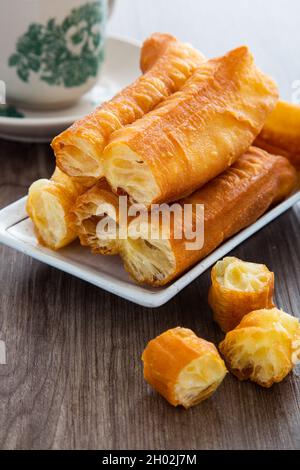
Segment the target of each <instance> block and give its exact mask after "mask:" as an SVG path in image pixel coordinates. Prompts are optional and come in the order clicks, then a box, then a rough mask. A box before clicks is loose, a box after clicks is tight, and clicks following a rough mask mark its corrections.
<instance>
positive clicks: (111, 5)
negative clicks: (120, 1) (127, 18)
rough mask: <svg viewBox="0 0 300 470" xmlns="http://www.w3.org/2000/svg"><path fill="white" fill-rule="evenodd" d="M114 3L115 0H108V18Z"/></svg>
mask: <svg viewBox="0 0 300 470" xmlns="http://www.w3.org/2000/svg"><path fill="white" fill-rule="evenodd" d="M114 3H115V0H108V18H110V17H111V14H112V12H113V9H114Z"/></svg>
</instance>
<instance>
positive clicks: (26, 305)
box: [0, 0, 300, 449]
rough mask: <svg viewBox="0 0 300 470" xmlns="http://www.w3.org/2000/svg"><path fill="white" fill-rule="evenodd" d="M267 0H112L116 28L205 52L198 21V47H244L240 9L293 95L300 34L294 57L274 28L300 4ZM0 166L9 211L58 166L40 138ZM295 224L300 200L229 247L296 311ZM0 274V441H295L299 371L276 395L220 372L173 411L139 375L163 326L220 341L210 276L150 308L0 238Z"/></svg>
mask: <svg viewBox="0 0 300 470" xmlns="http://www.w3.org/2000/svg"><path fill="white" fill-rule="evenodd" d="M268 3H269V6H270V9H269V11H264V12H262V10H261V9H260V10H259V11H258V10H257V9H256V10H255V8H257V7H258V4H260V5H262V3H261V2H258V1H257V0H255V1H252V2H246V1H242V2H237V1H236V2H235V1H233V0H230V1H227V2H221V1H220V2H217V1H216V0H213V1H212V0H210V2H201V1H200V2H199V1H198V0H197V1H196V0H193V1H192V0H188V1H186V0H184V1H183V0H176V1H175V0H173V1H172V2H171V1H170V0H164V1H163V2H162V1H158V0H138V1H137V0H122V1H121V0H119V2H118V4H117V7H116V10H115V13H114V17H113V18H112V22H111V25H110V30H111V32H113V33H117V32H119V33H120V34H123V35H125V34H126V35H127V36H133V37H137V38H142V37H143V36H145V35H146V34H148V33H149V32H150V31H154V30H166V31H168V30H169V31H171V32H173V33H175V34H176V33H177V34H178V35H180V34H181V35H182V37H183V39H186V40H189V41H190V42H194V43H195V44H196V45H197V46H198V47H200V46H201V42H202V41H203V37H202V36H203V34H204V33H203V28H204V31H206V35H207V38H208V39H207V41H208V40H212V38H216V42H215V43H214V44H212V43H211V42H209V41H208V43H207V44H205V47H204V46H203V48H202V49H203V50H204V52H206V53H208V52H207V51H211V53H213V52H214V53H222V52H223V51H224V48H225V47H226V46H227V45H228V46H229V47H230V44H229V43H230V42H231V41H232V42H233V37H234V34H235V33H236V35H237V36H238V39H237V41H236V44H239V43H240V42H241V41H240V37H239V35H240V34H241V31H242V27H241V24H240V22H239V18H241V21H244V28H245V29H244V32H243V34H244V35H245V38H246V39H248V40H251V38H252V41H254V42H255V40H254V39H253V37H255V38H256V43H255V44H254V46H255V47H254V48H256V52H257V53H258V56H259V58H260V61H261V62H264V63H265V68H269V69H272V68H273V69H272V70H273V73H274V75H275V76H276V78H277V79H278V80H279V82H280V81H281V82H282V83H285V87H284V89H283V91H282V92H283V94H284V93H285V95H287V94H288V90H289V89H290V88H289V86H290V85H291V80H294V79H297V78H300V73H299V68H298V69H297V67H298V66H299V64H296V62H295V57H294V58H293V61H292V60H291V59H292V52H293V51H296V46H297V44H298V50H299V45H300V37H297V38H296V36H295V37H294V39H293V41H292V40H291V48H290V49H289V51H290V52H289V60H288V57H286V56H284V55H283V51H284V49H285V48H286V47H287V43H288V41H287V36H286V32H285V34H282V28H281V29H280V28H279V25H280V24H281V22H282V24H283V25H284V26H286V22H287V21H289V22H290V28H289V33H290V34H292V33H293V31H294V32H296V30H295V29H293V28H294V25H295V24H296V23H295V17H294V15H295V12H293V10H291V9H290V10H289V12H288V13H287V11H286V9H287V6H286V5H287V4H289V5H290V8H291V6H294V8H296V2H294V1H289V2H283V1H280V0H276V1H274V0H273V2H268V1H265V2H264V5H266V4H268ZM183 4H184V5H185V6H183ZM225 4H226V5H227V6H226V8H225V7H224V6H223V7H222V5H225ZM204 5H205V8H204ZM234 5H235V6H237V5H240V7H239V8H240V10H238V11H237V10H236V8H235V7H234ZM241 5H243V7H242V6H241ZM272 5H273V6H272ZM158 7H160V9H159V8H158ZM217 7H218V8H217ZM245 7H247V8H246V10H245ZM222 8H223V10H222ZM230 8H231V10H230ZM220 9H221V10H220ZM228 9H229V10H228ZM298 10H299V8H298ZM247 12H248V16H247V14H246V13H247ZM261 13H262V14H263V18H265V22H266V24H270V26H269V37H271V38H273V40H274V37H275V38H277V39H276V40H277V43H276V42H275V44H273V45H272V44H271V43H270V42H268V41H266V42H262V39H263V38H264V37H265V36H266V32H265V30H264V29H263V26H264V23H263V20H262V18H261V16H260V14H261ZM204 14H206V15H207V21H206V20H205V18H204V17H203V15H204ZM298 18H299V16H298ZM246 19H247V21H246ZM270 22H271V23H270ZM190 24H191V26H190ZM202 25H203V28H202ZM209 25H210V26H209ZM253 25H256V30H255V29H254V30H253ZM230 26H231V27H230ZM271 26H272V27H271ZM209 28H211V31H210V29H209ZM218 28H220V29H218ZM225 29H226V31H227V33H228V34H227V35H226V34H225V32H226V31H225ZM212 33H213V34H212ZM254 33H255V34H254ZM222 34H224V35H225V36H224V40H222V37H220V35H222ZM298 35H299V33H298ZM290 37H291V38H292V36H290ZM295 41H298V43H297V42H296V44H295ZM232 45H235V44H234V43H233V44H232ZM215 49H216V50H215ZM270 54H271V57H270ZM283 57H284V61H283V62H281V67H282V73H281V74H280V73H277V74H276V73H275V72H276V70H277V72H278V71H279V66H278V62H280V60H281V59H282V58H283ZM264 58H265V60H264ZM278 58H279V59H278ZM262 65H263V64H262ZM297 73H298V77H297ZM285 78H286V81H285ZM288 80H289V81H288ZM286 97H287V98H288V96H286ZM0 164H1V166H0V207H4V206H5V205H7V204H9V203H11V202H13V201H14V200H16V199H18V198H20V197H21V196H23V195H25V194H26V191H27V188H28V186H29V185H30V183H31V182H32V181H34V180H35V179H37V178H40V177H45V176H48V175H50V174H51V170H52V169H53V166H54V161H53V157H52V155H51V152H50V150H49V147H48V146H47V145H35V144H20V143H13V142H7V141H4V140H0ZM299 233H300V206H299V205H298V207H294V208H293V209H292V210H290V211H288V212H287V213H285V214H284V215H282V216H281V217H280V218H278V219H277V220H276V221H274V222H273V223H271V224H270V225H268V226H267V227H265V228H264V229H263V230H262V231H260V232H259V233H258V234H256V235H255V236H253V237H252V238H251V239H249V240H248V241H246V242H245V243H243V244H242V245H241V246H240V247H239V248H238V249H236V250H235V251H234V253H233V254H234V255H236V256H239V257H241V258H243V259H247V260H250V261H257V262H262V263H266V264H267V265H268V267H269V268H270V269H272V270H273V271H274V272H275V275H276V303H277V305H278V306H279V307H281V308H283V309H284V310H285V311H287V312H289V313H293V314H295V315H298V316H299V314H300V240H299ZM0 283H1V284H0V339H1V340H4V341H5V342H6V348H7V364H6V365H0V448H1V449H40V448H43V449H45V448H52V449H74V448H79V449H88V448H98V449H105V448H110V449H232V448H233V449H274V448H275V449H295V448H298V449H299V448H300V422H299V421H300V376H299V368H298V370H297V369H296V371H295V372H294V373H293V374H291V375H290V376H289V377H287V379H286V380H284V381H283V382H282V383H281V384H279V385H275V386H274V387H273V388H272V389H270V390H264V389H262V388H259V387H258V386H256V385H254V384H251V383H240V382H238V380H237V379H235V378H234V377H233V376H231V375H228V376H227V377H226V379H225V380H224V382H223V384H222V385H221V387H220V388H219V390H218V391H217V393H216V394H215V395H214V396H213V397H212V398H211V399H209V400H207V401H205V402H203V403H202V404H200V405H199V406H197V407H195V408H192V409H190V410H189V411H184V410H182V409H174V408H172V407H171V406H169V405H168V404H167V403H166V402H165V401H164V400H163V399H162V398H160V397H159V396H158V395H157V394H156V393H155V392H153V391H152V390H151V389H150V388H149V387H148V386H147V385H146V384H145V382H144V380H143V378H142V366H141V361H140V356H141V353H142V351H143V348H144V346H145V344H146V343H147V341H148V340H149V339H151V338H153V337H154V336H155V335H157V334H159V333H160V332H162V331H164V330H166V329H167V328H171V327H174V326H177V325H181V326H185V327H188V328H192V329H193V330H195V331H196V332H197V333H198V334H199V335H200V336H203V337H204V338H206V339H208V340H211V341H213V342H215V343H218V342H219V341H220V340H221V339H222V334H221V332H220V330H219V329H218V327H217V326H215V325H214V323H213V322H212V320H211V313H210V310H209V308H208V305H207V290H208V286H209V273H208V272H207V273H205V274H204V275H202V276H201V277H200V278H199V279H198V280H196V281H195V282H193V283H192V284H191V285H190V286H189V287H187V288H186V289H185V290H184V291H183V292H181V293H180V294H179V295H178V296H177V297H176V298H175V299H173V300H172V301H170V302H169V303H168V304H166V305H165V306H163V307H160V308H158V309H154V310H150V309H147V308H142V307H138V306H135V305H133V304H131V303H129V302H127V301H125V300H122V299H120V298H118V297H115V296H113V295H110V294H108V293H106V292H104V291H102V290H100V289H98V288H96V287H94V286H91V285H89V284H87V283H85V282H83V281H80V280H78V279H76V278H73V277H72V276H69V275H67V274H64V273H62V272H60V271H58V270H55V269H52V268H50V267H48V266H46V265H44V264H42V263H39V262H37V261H34V260H32V259H30V258H28V257H26V256H24V255H22V254H20V253H18V252H16V251H14V250H12V249H9V248H6V247H4V246H2V245H0Z"/></svg>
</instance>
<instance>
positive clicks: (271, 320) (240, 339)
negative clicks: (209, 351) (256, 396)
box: [219, 308, 300, 387]
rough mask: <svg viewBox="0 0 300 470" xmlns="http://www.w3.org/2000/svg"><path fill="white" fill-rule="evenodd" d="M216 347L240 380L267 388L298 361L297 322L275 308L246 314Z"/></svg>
mask: <svg viewBox="0 0 300 470" xmlns="http://www.w3.org/2000/svg"><path fill="white" fill-rule="evenodd" d="M219 347H220V351H221V353H222V354H223V356H224V358H225V362H226V364H227V366H228V368H229V370H230V371H231V372H232V373H233V374H235V375H236V376H237V377H238V378H239V379H240V380H248V379H249V380H252V381H253V382H256V383H257V384H259V385H261V386H262V387H271V386H272V385H273V384H274V383H275V382H281V381H282V380H283V379H284V378H285V377H286V376H287V375H288V373H289V372H290V371H291V370H292V369H293V367H294V366H295V365H296V364H297V363H298V362H299V361H300V324H299V320H298V319H297V318H295V317H293V316H291V315H289V314H287V313H285V312H283V311H282V310H278V309H277V308H273V309H262V310H256V311H254V312H250V313H248V314H247V315H245V316H244V317H243V319H242V321H241V323H240V324H239V325H238V326H237V327H236V328H235V329H234V330H232V331H229V333H227V335H226V336H225V339H224V340H223V341H222V342H221V344H220V346H219Z"/></svg>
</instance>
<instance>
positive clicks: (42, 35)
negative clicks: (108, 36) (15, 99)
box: [9, 1, 106, 87]
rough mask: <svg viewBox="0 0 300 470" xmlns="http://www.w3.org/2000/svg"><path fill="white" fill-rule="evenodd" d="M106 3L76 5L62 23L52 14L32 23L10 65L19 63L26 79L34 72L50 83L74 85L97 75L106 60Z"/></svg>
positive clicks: (23, 79)
mask: <svg viewBox="0 0 300 470" xmlns="http://www.w3.org/2000/svg"><path fill="white" fill-rule="evenodd" d="M104 7H105V3H103V2H99V1H98V2H92V3H86V4H85V5H82V6H81V7H79V8H74V9H73V10H72V11H71V13H70V15H69V16H67V17H66V18H65V19H64V20H63V22H62V23H61V24H57V22H56V20H55V19H54V18H51V19H50V20H49V21H48V22H47V24H46V25H42V24H37V23H33V24H31V25H30V26H29V28H28V30H27V32H26V33H25V34H23V36H21V37H20V38H19V39H18V41H17V45H16V52H15V53H14V54H12V55H11V56H10V58H9V66H11V67H16V71H17V74H18V76H19V78H20V79H21V80H22V81H23V82H28V81H29V79H30V75H31V73H32V72H35V73H37V74H39V78H40V80H43V81H44V82H47V83H48V84H49V85H64V86H65V87H75V86H80V85H82V84H84V83H85V82H86V81H87V79H88V78H89V77H95V76H96V75H97V73H98V69H99V67H100V65H101V63H102V61H103V58H104V57H103V55H104V54H103V35H102V33H101V29H100V25H101V24H102V21H104V20H105V15H106V11H105V10H104Z"/></svg>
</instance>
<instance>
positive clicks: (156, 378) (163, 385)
mask: <svg viewBox="0 0 300 470" xmlns="http://www.w3.org/2000/svg"><path fill="white" fill-rule="evenodd" d="M142 359H143V362H144V378H145V380H146V381H147V382H148V383H149V384H150V385H151V386H152V387H153V388H155V390H157V391H158V392H159V393H160V394H161V395H162V396H163V397H164V398H165V399H166V400H167V401H168V402H169V403H171V405H173V406H178V405H182V406H184V407H185V408H190V407H191V406H194V405H197V404H198V403H200V402H201V401H203V400H205V399H206V398H208V397H210V396H211V395H212V394H213V393H214V392H215V390H216V389H217V387H218V386H219V385H220V384H221V382H222V380H223V379H224V377H225V375H226V373H227V370H226V367H225V364H224V362H223V360H222V359H221V357H220V355H219V353H218V350H217V348H216V347H215V346H214V344H212V343H209V342H208V341H206V340H205V339H202V338H199V337H198V336H196V335H195V333H194V332H193V331H191V330H189V329H187V328H180V327H177V328H173V329H171V330H168V331H165V332H164V333H162V334H161V335H159V336H157V337H156V338H154V339H152V340H151V341H150V342H149V343H148V345H147V347H146V348H145V350H144V352H143V355H142Z"/></svg>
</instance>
